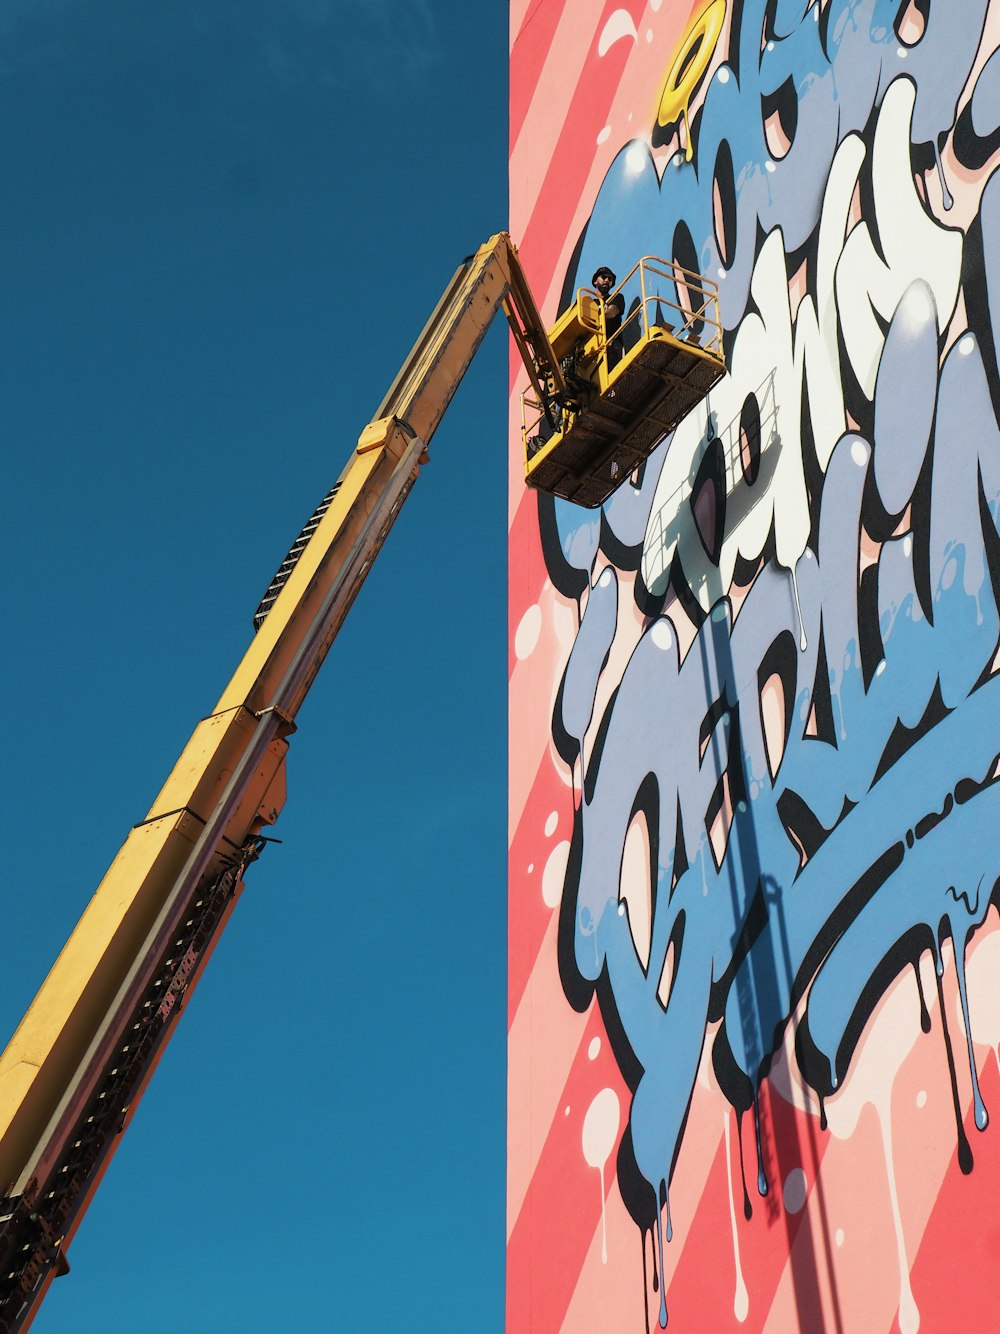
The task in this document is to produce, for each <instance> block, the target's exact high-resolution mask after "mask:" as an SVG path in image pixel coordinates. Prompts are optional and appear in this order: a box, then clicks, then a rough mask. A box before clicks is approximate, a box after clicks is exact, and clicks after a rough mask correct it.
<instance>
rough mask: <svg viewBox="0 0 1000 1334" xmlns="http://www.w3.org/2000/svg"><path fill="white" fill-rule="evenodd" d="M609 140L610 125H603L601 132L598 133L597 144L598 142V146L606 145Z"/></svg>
mask: <svg viewBox="0 0 1000 1334" xmlns="http://www.w3.org/2000/svg"><path fill="white" fill-rule="evenodd" d="M610 138H611V126H610V125H605V127H604V129H603V130H602V131H601V132H600V134H599V135H598V136H597V142H598V143H599V144H604V143H607V141H608V140H609V139H610Z"/></svg>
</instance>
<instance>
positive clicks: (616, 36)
mask: <svg viewBox="0 0 1000 1334" xmlns="http://www.w3.org/2000/svg"><path fill="white" fill-rule="evenodd" d="M623 38H631V40H632V41H633V42H637V41H638V40H639V34H638V33H637V32H636V30H635V24H634V23H633V21H632V15H631V14H630V13H629V12H628V10H627V9H616V10H615V11H614V13H613V14H612V15H611V17H610V18H609V19H608V21H607V23H605V25H604V29H603V31H602V32H601V36H600V38H599V40H598V43H597V54H598V55H599V56H604V55H607V53H608V51H610V49H611V48H612V47H613V46H614V44H615V42H620V41H621V40H622V39H623Z"/></svg>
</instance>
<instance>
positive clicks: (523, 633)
mask: <svg viewBox="0 0 1000 1334" xmlns="http://www.w3.org/2000/svg"><path fill="white" fill-rule="evenodd" d="M541 633H542V609H541V607H540V606H539V605H538V603H537V602H536V603H535V604H534V606H532V607H529V608H528V610H527V611H526V612H525V613H524V615H523V616H522V617H521V622H520V624H519V625H518V627H517V629H516V631H515V632H514V654H515V656H516V657H517V659H518V661H519V662H523V661H524V660H525V658H529V657H530V656H531V654H532V653H533V652H534V651H535V646H536V645H537V643H538V637H539V635H540V634H541Z"/></svg>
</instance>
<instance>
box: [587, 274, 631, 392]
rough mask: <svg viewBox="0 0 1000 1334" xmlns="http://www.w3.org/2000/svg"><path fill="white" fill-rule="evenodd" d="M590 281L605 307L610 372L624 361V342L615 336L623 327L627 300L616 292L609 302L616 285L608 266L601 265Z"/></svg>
mask: <svg viewBox="0 0 1000 1334" xmlns="http://www.w3.org/2000/svg"><path fill="white" fill-rule="evenodd" d="M590 281H591V283H592V284H593V287H594V290H595V291H596V293H597V295H598V296H599V297H600V298H601V303H602V305H603V306H604V328H605V331H606V333H607V338H608V370H609V371H610V370H614V368H615V367H616V366H617V365H618V363H619V361H621V359H622V340H621V339H620V338H616V337H615V334H617V333H618V330H619V329H620V328H621V327H622V316H623V315H624V314H625V298H624V297H623V296H622V294H621V292H616V293H615V294H614V296H613V297H611V298H610V300H609V293H610V292H611V289H612V288H613V287H614V285H615V275H614V273H613V271H612V270H611V269H609V268H608V266H607V265H606V264H602V265H601V267H600V268H599V269H598V270H597V271H596V272H595V274H594V276H593V278H591V280H590Z"/></svg>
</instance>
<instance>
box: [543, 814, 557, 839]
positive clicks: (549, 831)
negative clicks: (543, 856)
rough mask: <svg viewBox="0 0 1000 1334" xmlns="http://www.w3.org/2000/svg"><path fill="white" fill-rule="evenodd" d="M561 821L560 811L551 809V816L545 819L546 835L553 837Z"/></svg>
mask: <svg viewBox="0 0 1000 1334" xmlns="http://www.w3.org/2000/svg"><path fill="white" fill-rule="evenodd" d="M558 823H559V812H558V811H550V812H549V818H548V819H547V820H546V821H545V837H546V838H551V837H552V835H553V834H554V833H555V832H556V825H558Z"/></svg>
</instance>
